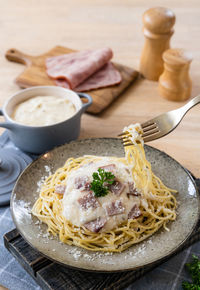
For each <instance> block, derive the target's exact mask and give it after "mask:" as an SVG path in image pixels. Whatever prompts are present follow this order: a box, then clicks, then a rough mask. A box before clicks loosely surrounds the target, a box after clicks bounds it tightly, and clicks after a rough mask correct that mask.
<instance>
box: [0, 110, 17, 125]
mask: <svg viewBox="0 0 200 290" xmlns="http://www.w3.org/2000/svg"><path fill="white" fill-rule="evenodd" d="M3 115H4V114H3V110H2V109H1V108H0V116H3ZM0 127H2V128H6V129H14V127H15V126H14V125H13V124H11V123H8V122H4V123H2V122H0Z"/></svg>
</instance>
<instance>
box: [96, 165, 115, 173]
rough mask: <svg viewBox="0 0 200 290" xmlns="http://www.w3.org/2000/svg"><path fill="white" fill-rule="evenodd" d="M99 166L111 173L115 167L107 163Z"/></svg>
mask: <svg viewBox="0 0 200 290" xmlns="http://www.w3.org/2000/svg"><path fill="white" fill-rule="evenodd" d="M99 168H101V169H104V170H105V171H107V172H112V173H113V172H114V170H115V169H116V165H115V164H108V165H105V166H101V167H99Z"/></svg>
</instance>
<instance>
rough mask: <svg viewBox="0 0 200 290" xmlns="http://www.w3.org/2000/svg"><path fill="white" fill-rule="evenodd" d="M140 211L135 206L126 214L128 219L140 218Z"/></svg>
mask: <svg viewBox="0 0 200 290" xmlns="http://www.w3.org/2000/svg"><path fill="white" fill-rule="evenodd" d="M141 214H142V213H141V210H140V209H139V207H138V205H137V204H135V205H134V206H133V207H132V209H131V210H130V212H129V214H128V219H135V218H138V217H139V216H141Z"/></svg>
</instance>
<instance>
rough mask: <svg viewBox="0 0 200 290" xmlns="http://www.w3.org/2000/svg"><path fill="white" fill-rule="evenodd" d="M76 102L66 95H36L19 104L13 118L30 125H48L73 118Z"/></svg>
mask: <svg viewBox="0 0 200 290" xmlns="http://www.w3.org/2000/svg"><path fill="white" fill-rule="evenodd" d="M75 112H76V108H75V106H74V104H73V103H72V102H71V101H70V100H68V99H67V98H64V97H56V96H36V97H33V98H30V99H28V100H26V101H24V102H22V103H20V104H18V105H17V106H16V108H15V110H14V113H13V115H12V119H13V120H15V121H16V122H18V123H21V124H23V125H28V126H48V125H53V124H56V123H59V122H62V121H64V120H67V119H69V118H71V117H72V116H73V115H74V114H75Z"/></svg>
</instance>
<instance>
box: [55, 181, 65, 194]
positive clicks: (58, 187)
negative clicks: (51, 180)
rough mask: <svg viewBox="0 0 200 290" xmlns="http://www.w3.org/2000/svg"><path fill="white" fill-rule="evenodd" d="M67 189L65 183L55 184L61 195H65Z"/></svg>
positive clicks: (56, 190) (57, 191)
mask: <svg viewBox="0 0 200 290" xmlns="http://www.w3.org/2000/svg"><path fill="white" fill-rule="evenodd" d="M65 189H66V186H65V185H61V184H59V185H56V186H55V193H57V194H59V195H63V194H64V193H65Z"/></svg>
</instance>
